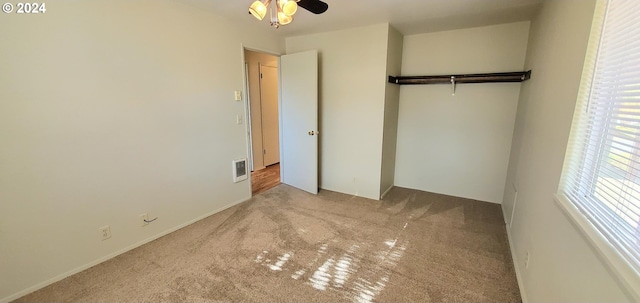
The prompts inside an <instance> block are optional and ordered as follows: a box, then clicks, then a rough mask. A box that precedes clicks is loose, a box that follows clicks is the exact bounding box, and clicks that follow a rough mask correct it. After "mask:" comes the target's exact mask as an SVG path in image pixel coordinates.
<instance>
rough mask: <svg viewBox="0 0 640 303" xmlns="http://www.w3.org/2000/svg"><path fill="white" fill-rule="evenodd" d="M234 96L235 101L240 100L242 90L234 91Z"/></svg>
mask: <svg viewBox="0 0 640 303" xmlns="http://www.w3.org/2000/svg"><path fill="white" fill-rule="evenodd" d="M234 97H235V100H236V101H241V100H242V92H241V91H239V90H237V91H235V96H234Z"/></svg>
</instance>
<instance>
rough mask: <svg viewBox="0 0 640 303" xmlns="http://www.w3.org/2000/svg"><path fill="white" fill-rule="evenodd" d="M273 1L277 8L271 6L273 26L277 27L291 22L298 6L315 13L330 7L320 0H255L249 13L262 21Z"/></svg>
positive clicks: (322, 11)
mask: <svg viewBox="0 0 640 303" xmlns="http://www.w3.org/2000/svg"><path fill="white" fill-rule="evenodd" d="M271 2H275V8H271V26H273V27H275V28H279V27H280V25H287V24H289V23H291V21H293V15H294V14H295V13H296V11H297V10H298V6H300V7H302V8H304V9H306V10H308V11H310V12H312V13H314V14H322V13H324V12H326V11H327V9H329V5H328V4H326V3H324V2H322V1H320V0H274V1H272V0H255V1H254V2H253V3H252V4H251V6H249V14H251V15H253V16H254V17H256V19H258V20H261V21H262V19H264V16H266V15H267V9H268V8H269V4H271Z"/></svg>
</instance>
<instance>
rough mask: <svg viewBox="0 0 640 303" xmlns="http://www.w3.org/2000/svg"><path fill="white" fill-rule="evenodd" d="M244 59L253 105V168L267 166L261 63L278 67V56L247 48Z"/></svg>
mask: <svg viewBox="0 0 640 303" xmlns="http://www.w3.org/2000/svg"><path fill="white" fill-rule="evenodd" d="M244 60H245V62H246V63H247V67H248V68H249V70H248V77H249V79H248V80H249V96H248V97H249V100H250V106H251V135H252V145H251V147H252V152H253V169H254V170H259V169H263V168H264V167H265V165H264V158H263V157H262V150H263V145H262V102H261V96H260V65H261V64H262V65H266V66H272V67H278V57H277V56H273V55H270V54H266V53H263V52H255V51H250V50H245V52H244Z"/></svg>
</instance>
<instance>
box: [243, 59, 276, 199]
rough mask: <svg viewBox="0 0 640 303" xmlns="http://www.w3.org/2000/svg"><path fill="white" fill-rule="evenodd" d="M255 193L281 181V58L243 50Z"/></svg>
mask: <svg viewBox="0 0 640 303" xmlns="http://www.w3.org/2000/svg"><path fill="white" fill-rule="evenodd" d="M244 58H245V68H246V77H247V91H248V94H247V97H248V98H247V101H248V106H247V108H248V111H247V112H248V117H247V121H249V125H248V128H249V146H250V151H249V166H250V168H251V187H252V188H251V192H252V195H256V194H258V193H261V192H264V191H267V190H269V189H271V188H273V187H275V186H277V185H278V184H280V129H279V124H280V122H279V96H278V90H279V87H278V57H277V56H274V55H271V54H267V53H263V52H258V51H252V50H247V49H245V50H244Z"/></svg>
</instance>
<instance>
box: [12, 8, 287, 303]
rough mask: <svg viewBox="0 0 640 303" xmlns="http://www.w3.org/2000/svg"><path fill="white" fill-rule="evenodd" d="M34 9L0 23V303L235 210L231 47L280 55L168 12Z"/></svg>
mask: <svg viewBox="0 0 640 303" xmlns="http://www.w3.org/2000/svg"><path fill="white" fill-rule="evenodd" d="M47 4H48V5H47V9H48V10H47V12H46V13H45V14H41V15H38V16H25V15H18V14H3V15H2V17H1V18H0V37H2V41H1V42H0V43H1V44H2V47H0V66H2V69H1V70H0V142H1V145H2V148H1V152H0V200H1V202H0V256H1V257H0V273H1V274H0V301H7V300H10V299H12V298H15V297H16V296H18V295H21V294H24V293H25V292H26V291H29V290H33V289H35V288H37V287H38V286H42V285H45V284H46V283H48V282H51V281H54V280H55V279H58V278H61V277H64V275H65V274H69V273H73V272H75V271H77V270H78V269H82V268H85V267H86V266H88V265H91V264H95V262H97V261H100V260H104V259H105V258H108V257H111V256H114V255H115V254H118V253H120V252H123V251H125V250H127V249H130V248H132V247H134V246H136V245H139V244H141V243H143V242H145V241H147V240H149V239H153V238H154V237H157V236H159V235H161V234H163V233H165V232H168V231H171V230H175V229H176V228H178V227H180V226H183V225H185V224H188V223H190V222H193V221H194V220H196V219H199V218H202V217H203V216H206V215H208V214H211V213H213V212H216V211H218V210H220V209H222V208H225V207H227V206H230V205H232V204H234V203H237V202H241V201H244V200H246V199H248V198H249V197H250V196H251V189H250V186H249V182H247V181H245V182H241V183H233V182H232V174H231V167H232V166H231V161H232V160H233V159H236V158H241V157H245V156H246V151H247V146H246V143H245V142H246V135H245V133H246V129H245V126H244V125H237V124H236V121H235V119H236V115H243V114H244V104H243V102H238V101H234V94H233V92H234V90H242V88H243V78H244V75H243V73H242V66H243V62H242V46H241V44H243V43H244V44H245V45H249V46H252V47H255V48H260V49H264V50H269V51H272V52H275V53H282V52H283V48H284V41H283V40H282V39H279V38H277V37H275V36H273V34H272V29H271V28H269V27H268V26H265V29H264V31H262V32H261V31H259V30H255V29H253V30H247V29H244V28H243V27H242V26H239V25H237V24H234V23H233V20H225V19H224V18H223V17H220V16H215V15H212V14H209V13H206V12H204V11H203V10H201V9H198V8H194V7H191V6H187V5H184V4H180V3H178V2H175V1H156V0H154V1H150V0H149V1H144V0H141V1H125V0H112V1H57V2H56V3H47ZM144 212H148V213H149V214H150V216H152V217H156V216H157V217H159V219H158V220H157V221H155V222H154V223H152V224H149V225H148V226H146V227H144V228H142V227H140V226H139V224H138V215H139V214H141V213H144ZM107 224H108V225H110V226H111V232H112V237H111V239H109V240H106V241H101V240H100V237H99V232H98V228H99V227H101V226H103V225H107Z"/></svg>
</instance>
